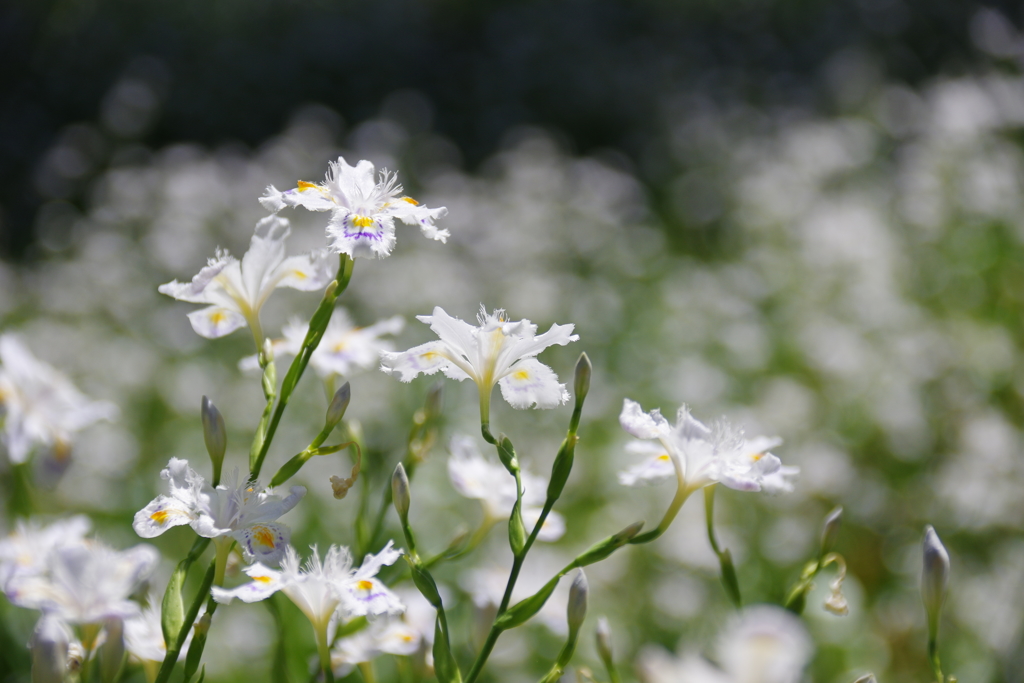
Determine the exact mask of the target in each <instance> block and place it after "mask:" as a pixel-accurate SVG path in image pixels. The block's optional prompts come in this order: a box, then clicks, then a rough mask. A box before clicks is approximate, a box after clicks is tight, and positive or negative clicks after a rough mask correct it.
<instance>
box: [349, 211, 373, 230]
mask: <svg viewBox="0 0 1024 683" xmlns="http://www.w3.org/2000/svg"><path fill="white" fill-rule="evenodd" d="M352 225H354V226H356V227H357V228H368V227H370V226H371V225H373V219H372V218H370V217H369V216H360V215H359V214H355V215H353V216H352Z"/></svg>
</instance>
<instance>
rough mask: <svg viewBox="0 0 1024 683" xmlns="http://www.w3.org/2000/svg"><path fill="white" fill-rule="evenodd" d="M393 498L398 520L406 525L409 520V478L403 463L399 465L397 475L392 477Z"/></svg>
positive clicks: (396, 469) (396, 470)
mask: <svg viewBox="0 0 1024 683" xmlns="http://www.w3.org/2000/svg"><path fill="white" fill-rule="evenodd" d="M391 498H392V500H394V502H395V512H397V513H398V518H399V519H401V520H402V523H403V524H405V523H406V522H407V521H408V519H409V503H410V502H411V498H410V496H409V477H408V476H407V475H406V474H405V468H404V467H402V463H398V467H396V468H395V473H394V474H393V475H392V476H391Z"/></svg>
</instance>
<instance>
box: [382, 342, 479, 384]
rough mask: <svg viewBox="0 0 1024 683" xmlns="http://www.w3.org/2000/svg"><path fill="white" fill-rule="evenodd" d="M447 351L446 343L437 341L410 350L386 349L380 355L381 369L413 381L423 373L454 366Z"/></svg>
mask: <svg viewBox="0 0 1024 683" xmlns="http://www.w3.org/2000/svg"><path fill="white" fill-rule="evenodd" d="M445 351H446V349H445V346H444V344H443V343H441V342H436V341H434V342H427V343H426V344H420V345H419V346H414V347H413V348H411V349H409V350H408V351H401V352H397V353H396V352H393V351H385V352H383V353H381V355H380V362H381V365H380V369H381V370H383V371H384V372H385V373H387V374H389V375H391V376H392V377H397V378H398V379H400V380H402V381H403V382H411V381H412V380H413V379H415V378H416V377H417V376H419V375H421V374H423V375H433V374H434V373H435V372H437V371H438V370H444V369H446V368H448V367H454V366H453V365H452V362H451V361H450V360H448V358H447V357H446V356H445ZM455 369H456V370H458V368H455ZM460 372H461V371H460ZM462 374H463V375H465V373H462ZM466 377H468V375H466ZM466 377H463V378H462V379H466Z"/></svg>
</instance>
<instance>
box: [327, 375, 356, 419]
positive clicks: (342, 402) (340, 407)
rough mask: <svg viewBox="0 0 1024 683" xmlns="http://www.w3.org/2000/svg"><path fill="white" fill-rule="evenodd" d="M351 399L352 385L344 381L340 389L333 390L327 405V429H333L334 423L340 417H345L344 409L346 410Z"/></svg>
mask: <svg viewBox="0 0 1024 683" xmlns="http://www.w3.org/2000/svg"><path fill="white" fill-rule="evenodd" d="M351 401H352V385H351V384H349V383H348V382H345V383H344V384H342V385H341V388H340V389H338V390H337V391H336V392H334V398H332V399H331V405H329V406H327V419H326V421H325V426H326V428H327V429H333V428H334V426H335V425H337V424H338V423H339V422H341V418H343V417H345V411H346V410H348V404H349V402H351Z"/></svg>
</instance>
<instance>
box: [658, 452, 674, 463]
mask: <svg viewBox="0 0 1024 683" xmlns="http://www.w3.org/2000/svg"><path fill="white" fill-rule="evenodd" d="M671 459H672V458H670V457H668V453H662V454H661V455H659V456H658V460H660V461H662V462H668V461H669V460H671Z"/></svg>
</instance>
